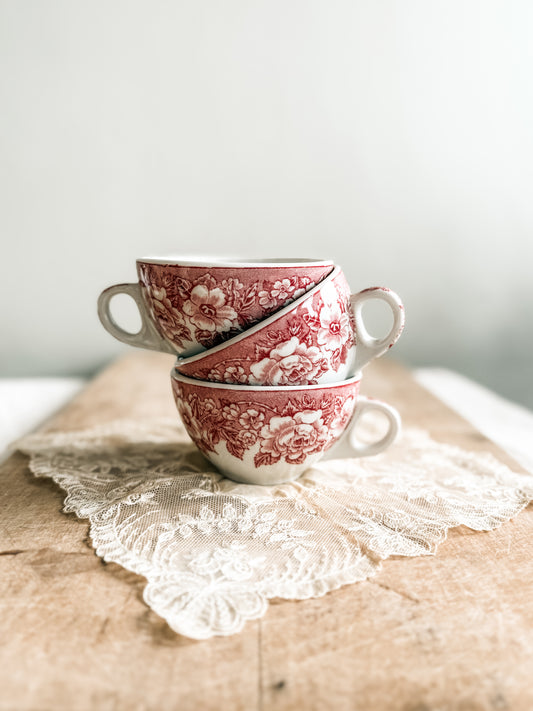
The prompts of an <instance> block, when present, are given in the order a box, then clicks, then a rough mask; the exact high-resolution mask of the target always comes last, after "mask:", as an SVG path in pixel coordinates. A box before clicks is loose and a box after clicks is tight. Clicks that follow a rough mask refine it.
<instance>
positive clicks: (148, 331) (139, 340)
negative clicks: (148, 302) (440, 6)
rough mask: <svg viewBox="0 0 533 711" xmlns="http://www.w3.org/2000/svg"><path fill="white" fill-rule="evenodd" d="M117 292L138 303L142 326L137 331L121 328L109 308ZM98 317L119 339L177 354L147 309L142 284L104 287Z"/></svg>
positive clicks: (134, 344)
mask: <svg viewBox="0 0 533 711" xmlns="http://www.w3.org/2000/svg"><path fill="white" fill-rule="evenodd" d="M117 294H126V295H127V296H131V298H132V299H133V300H134V301H135V303H136V304H137V308H138V309H139V315H140V317H141V328H140V330H139V331H138V332H137V333H130V332H129V331H126V330H124V329H123V328H121V327H120V326H119V325H118V323H117V322H116V321H115V319H114V318H113V314H112V313H111V310H110V308H109V306H110V303H111V299H112V298H113V297H114V296H116V295H117ZM98 317H99V318H100V321H101V322H102V326H103V327H104V328H105V330H106V331H107V332H108V333H110V334H111V335H112V336H113V337H114V338H116V339H117V340H118V341H122V343H127V344H128V345H129V346H136V347H137V348H148V349H149V350H152V351H163V352H164V353H172V354H173V355H176V350H175V349H174V348H173V347H172V346H171V345H170V343H168V341H166V340H165V339H164V338H163V337H162V336H161V334H160V333H159V331H158V330H157V328H156V327H155V325H154V323H153V321H152V319H151V317H150V314H149V313H148V312H147V310H146V306H145V305H144V301H143V297H142V294H141V285H140V284H115V285H114V286H110V287H108V288H107V289H104V290H103V291H102V293H101V294H100V296H99V297H98Z"/></svg>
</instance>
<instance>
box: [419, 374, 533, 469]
mask: <svg viewBox="0 0 533 711" xmlns="http://www.w3.org/2000/svg"><path fill="white" fill-rule="evenodd" d="M414 375H415V378H416V379H417V380H418V382H419V383H420V384H421V385H423V386H424V387H425V388H427V390H429V391H430V392H432V393H433V394H434V395H436V396H437V397H438V398H439V399H440V400H442V401H443V402H445V403H446V404H447V405H448V406H449V407H451V408H452V409H454V410H455V411H456V412H458V413H459V414H460V415H462V416H463V417H464V418H465V419H466V420H468V421H469V422H471V423H472V424H473V425H474V427H476V428H477V429H478V430H479V431H480V432H482V433H483V434H484V435H485V437H488V438H489V439H491V440H492V441H493V442H495V443H496V444H497V445H499V446H500V447H501V448H502V449H503V450H505V451H506V452H508V453H509V454H510V455H511V456H512V457H514V459H516V461H517V462H518V463H519V464H521V465H522V466H523V467H524V468H525V469H527V470H529V471H530V472H533V412H530V411H529V410H527V409H526V408H525V407H522V406H521V405H517V404H516V403H514V402H510V401H509V400H506V399H505V398H503V397H500V396H499V395H496V394H495V393H493V392H491V391H490V390H487V388H484V387H483V386H481V385H478V384H477V383H474V382H473V381H472V380H469V379H468V378H465V377H464V376H462V375H459V374H458V373H454V372H452V371H451V370H444V369H442V368H419V369H418V370H415V372H414Z"/></svg>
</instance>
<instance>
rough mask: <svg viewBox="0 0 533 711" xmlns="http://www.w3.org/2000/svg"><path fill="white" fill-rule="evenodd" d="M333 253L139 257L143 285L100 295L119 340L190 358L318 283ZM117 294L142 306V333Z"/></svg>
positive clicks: (104, 318) (104, 317)
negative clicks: (132, 327) (126, 320)
mask: <svg viewBox="0 0 533 711" xmlns="http://www.w3.org/2000/svg"><path fill="white" fill-rule="evenodd" d="M333 266H334V265H333V262H332V261H331V260H328V259H300V258H296V259H259V260H251V259H239V260H235V261H233V260H228V259H218V258H208V257H206V258H201V259H198V260H195V259H192V258H183V259H180V258H170V257H169V258H161V259H138V260H137V274H138V277H139V282H138V283H135V284H116V285H115V286H110V287H109V288H107V289H105V290H104V291H103V292H102V293H101V294H100V297H99V299H98V315H99V317H100V321H101V322H102V325H103V326H104V328H105V329H106V330H107V331H109V333H110V334H111V335H112V336H114V337H115V338H117V339H118V340H119V341H122V342H124V343H128V344H129V345H132V346H138V347H140V348H149V349H151V350H157V351H164V352H168V353H173V354H179V355H183V356H191V355H194V354H196V353H200V352H202V351H203V350H205V349H207V348H211V347H212V346H214V345H216V344H218V343H222V342H223V341H225V340H227V339H228V338H232V337H233V336H234V335H235V334H237V333H240V332H241V331H243V330H244V329H246V328H248V327H249V326H251V325H253V324H255V323H257V322H259V321H261V320H263V319H264V318H266V317H268V316H270V315H271V314H273V313H275V312H276V311H278V310H279V309H281V308H282V307H283V306H285V305H286V304H288V303H290V302H291V301H293V300H294V299H297V298H298V297H299V296H301V295H302V294H304V293H305V292H306V291H308V290H309V289H312V288H313V287H314V286H315V285H316V284H318V283H319V282H320V281H321V280H322V279H324V277H326V276H327V275H328V274H330V273H331V272H332V270H333ZM116 294H127V295H128V296H131V297H132V298H133V299H134V300H135V302H136V304H137V307H138V309H139V312H140V315H141V321H142V326H141V330H140V331H139V332H138V333H130V332H128V331H125V330H124V329H123V328H121V327H120V326H119V325H118V324H117V323H116V321H115V320H114V318H113V316H112V314H111V312H110V308H109V306H110V301H111V299H112V298H113V296H115V295H116Z"/></svg>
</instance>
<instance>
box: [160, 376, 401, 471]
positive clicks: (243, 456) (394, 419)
mask: <svg viewBox="0 0 533 711" xmlns="http://www.w3.org/2000/svg"><path fill="white" fill-rule="evenodd" d="M360 380H361V376H360V375H357V376H355V377H353V378H351V379H349V380H345V381H343V382H337V383H333V384H330V385H308V386H299V387H298V386H297V387H293V386H288V387H271V388H264V387H261V386H250V385H227V384H225V383H208V382H205V381H198V380H194V379H192V378H187V377H185V376H183V375H181V374H180V373H178V372H177V371H175V370H174V371H173V372H172V389H173V392H174V398H175V400H176V405H177V407H178V411H179V413H180V416H181V419H182V421H183V424H184V425H185V428H186V430H187V432H188V433H189V435H190V437H191V439H192V440H193V442H194V443H195V444H196V446H197V447H198V448H199V449H200V451H201V452H202V453H203V454H204V455H205V456H206V457H207V459H209V460H210V461H211V462H212V463H213V464H214V465H215V466H216V467H217V469H218V470H219V471H220V472H221V473H222V474H224V475H225V476H227V477H228V478H229V479H233V480H234V481H239V482H244V483H245V484H264V485H271V484H280V483H282V482H286V481H291V480H292V479H296V478H297V477H299V476H300V475H301V474H302V472H304V471H305V470H306V469H308V468H309V467H310V466H312V465H313V464H315V463H316V462H318V461H319V459H321V458H322V457H323V456H324V454H325V453H326V452H327V451H328V450H330V449H331V448H332V447H333V445H339V444H341V442H343V443H344V444H347V445H348V448H349V450H350V456H352V457H364V456H368V455H373V454H377V453H378V452H381V451H383V450H384V449H386V448H387V447H388V446H389V445H390V444H392V442H393V441H394V440H395V438H396V436H397V434H398V432H399V429H400V416H399V414H398V412H397V411H396V410H395V409H394V408H392V407H390V406H389V405H386V404H385V403H383V402H379V401H377V400H371V399H368V398H365V397H362V396H359V395H358V393H359V384H360ZM368 410H378V411H380V412H382V413H383V414H384V415H385V416H386V418H387V420H388V424H389V427H388V431H387V433H386V434H385V435H384V436H383V437H382V438H381V439H380V440H379V441H378V442H373V443H370V444H367V443H363V442H360V441H358V440H357V438H356V436H355V435H356V432H355V425H356V423H357V421H358V420H359V418H360V417H361V415H363V413H364V412H367V411H368ZM331 456H332V455H331V454H329V455H328V457H331Z"/></svg>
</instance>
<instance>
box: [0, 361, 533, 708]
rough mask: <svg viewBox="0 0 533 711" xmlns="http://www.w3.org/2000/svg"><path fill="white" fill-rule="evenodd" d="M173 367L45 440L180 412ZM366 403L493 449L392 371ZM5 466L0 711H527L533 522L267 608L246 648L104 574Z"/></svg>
mask: <svg viewBox="0 0 533 711" xmlns="http://www.w3.org/2000/svg"><path fill="white" fill-rule="evenodd" d="M171 361H172V359H171V358H170V357H168V356H163V355H159V354H147V353H139V354H135V355H132V356H129V357H127V358H125V359H123V360H122V361H119V362H117V363H115V364H114V365H112V366H111V367H110V368H108V369H107V370H106V371H104V372H103V373H102V375H100V376H99V377H98V378H97V379H95V380H94V381H93V382H92V383H91V384H90V385H89V387H87V389H86V390H85V391H84V392H83V393H81V394H80V395H79V396H78V397H77V398H76V399H75V400H74V401H73V402H72V403H71V404H70V405H69V406H67V408H65V409H64V410H63V411H62V412H61V413H60V414H59V415H57V416H56V417H55V418H54V419H53V421H51V422H50V423H48V424H47V427H46V428H47V429H49V430H51V429H54V430H62V429H65V430H66V429H69V430H72V429H77V428H80V427H85V426H89V425H94V424H98V423H104V422H106V421H111V420H113V419H116V418H117V417H135V416H142V417H146V416H147V415H148V416H149V415H150V414H153V415H154V416H161V415H165V414H169V415H172V414H175V409H174V403H173V401H172V398H171V393H170V387H169V382H168V371H169V369H170V366H171ZM363 390H364V392H366V393H368V394H372V395H375V396H378V397H383V398H384V399H386V400H387V401H389V402H391V403H392V404H394V405H396V406H397V407H398V408H399V409H400V411H401V413H402V415H403V419H404V421H405V423H406V424H407V425H421V426H423V427H425V428H427V429H429V430H430V431H431V433H432V434H433V436H434V437H436V438H437V439H442V440H444V441H447V442H454V443H457V444H459V445H461V446H464V447H467V448H470V449H483V450H490V451H492V452H493V453H494V454H495V455H496V456H498V457H499V458H500V459H501V460H503V461H505V462H507V463H510V464H511V465H512V466H513V467H514V468H515V469H516V470H518V469H519V467H518V465H516V464H514V463H513V462H512V461H511V460H510V459H509V457H507V456H506V455H505V454H503V453H502V452H501V451H499V450H498V448H497V447H496V446H495V445H493V444H492V443H490V442H488V441H487V440H486V439H485V438H484V437H483V436H482V435H480V434H479V433H478V432H476V431H475V430H474V429H473V428H472V427H471V425H469V424H468V423H466V422H465V421H464V420H462V419H461V418H460V417H458V416H457V415H456V414H455V413H453V412H452V411H451V410H449V409H448V408H447V407H446V406H444V405H443V404H442V403H441V402H440V401H438V400H437V399H436V398H434V397H433V396H432V395H430V394H429V393H428V392H427V391H425V390H424V389H423V388H422V387H420V386H419V385H417V384H416V383H415V382H414V380H413V379H412V377H411V376H410V375H409V373H408V372H407V371H405V370H404V369H402V368H401V367H400V366H398V365H396V364H394V363H392V362H390V361H387V359H385V360H384V361H381V362H377V363H375V364H373V365H372V366H370V367H369V368H368V371H367V374H366V377H365V381H364V388H363ZM27 462H28V460H27V458H26V457H25V456H23V455H21V454H15V455H13V456H12V457H11V458H10V459H9V460H7V461H6V462H4V464H2V465H1V466H0V474H1V483H2V485H1V489H0V499H1V502H0V506H1V509H0V511H1V512H2V513H1V518H0V520H1V532H0V600H1V606H2V609H1V614H0V709H2V711H4V710H9V711H23V710H24V711H29V710H31V711H37V710H38V711H44V710H46V711H47V710H49V709H50V711H52V710H53V711H63V710H65V711H78V710H79V711H82V710H83V711H84V710H86V709H87V710H91V711H92V710H93V709H94V710H95V711H108V710H109V711H111V710H113V711H115V710H120V711H122V710H124V711H147V710H152V709H154V710H157V711H166V710H169V711H170V710H172V711H175V710H179V711H187V710H189V709H191V710H196V709H199V710H201V711H209V710H210V709H213V710H214V709H216V710H217V711H226V709H227V710H232V711H233V710H239V709H243V710H249V709H264V710H267V709H268V710H269V709H276V710H282V711H288V710H289V709H291V710H292V709H294V710H295V711H296V710H298V711H300V710H304V709H305V710H306V711H314V710H317V711H319V710H321V709H335V710H336V711H343V710H344V709H346V710H350V711H353V710H354V709H357V710H361V711H370V710H374V709H379V710H381V709H383V710H384V711H385V710H386V711H396V710H398V711H451V710H455V709H457V710H460V711H477V710H481V709H487V710H491V711H503V710H506V709H513V710H515V709H516V710H520V711H521V710H523V711H531V709H533V686H532V684H531V679H532V678H533V591H532V583H533V556H532V555H531V544H532V540H533V507H529V508H528V509H526V510H525V511H523V512H522V513H521V514H520V515H519V516H517V517H516V518H515V519H514V520H512V521H510V522H508V523H506V524H504V525H503V526H501V528H500V529H498V530H497V531H494V532H490V533H475V532H472V531H469V530H466V529H457V530H455V531H453V532H452V533H451V535H450V536H449V538H448V540H447V541H446V542H444V543H443V544H442V545H441V546H440V548H439V551H438V554H437V556H436V557H420V558H397V559H392V560H389V561H386V562H385V563H384V565H383V570H382V571H381V572H380V573H379V574H378V575H377V576H376V577H374V578H373V579H372V580H369V581H366V582H363V583H359V584H356V585H350V586H346V587H344V588H341V589H340V590H337V591H334V592H332V593H329V594H328V595H326V596H324V597H323V598H320V599H314V600H306V601H300V602H291V601H280V602H274V603H273V604H271V606H270V608H269V611H268V612H267V614H266V616H265V617H264V618H263V619H261V620H258V621H254V622H251V623H248V624H247V625H246V627H245V629H244V631H243V632H242V633H241V634H238V635H235V636H233V637H229V638H215V639H212V640H209V641H201V642H197V641H192V640H189V639H186V638H183V637H180V636H179V635H177V634H175V633H174V632H172V631H171V630H170V629H169V627H168V626H167V625H166V623H165V622H164V621H163V620H161V619H160V618H159V617H158V616H157V615H155V613H153V612H151V611H150V610H149V609H148V608H147V607H146V605H145V604H144V603H143V601H142V597H141V593H142V589H143V586H144V581H143V579H142V578H140V577H138V576H136V575H133V574H132V573H129V572H127V571H125V570H123V569H122V568H120V567H119V566H118V565H114V564H111V565H105V564H103V563H102V561H100V560H99V559H98V558H97V557H96V555H95V554H94V552H93V550H92V548H91V547H90V544H89V542H88V538H87V535H88V524H87V522H86V521H80V520H78V519H77V518H76V517H75V516H74V515H65V514H63V513H61V508H62V502H63V494H62V492H61V491H60V490H59V489H58V488H57V487H56V486H55V485H54V484H53V483H52V482H51V481H49V480H43V479H40V480H37V479H35V478H34V477H33V475H32V474H31V473H30V472H29V470H28V467H27Z"/></svg>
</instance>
